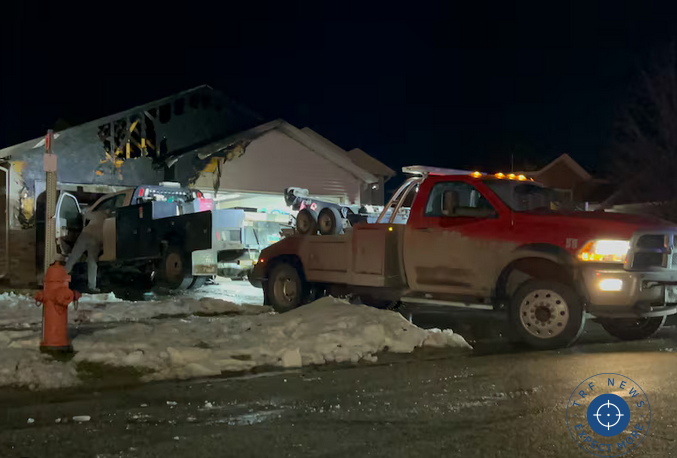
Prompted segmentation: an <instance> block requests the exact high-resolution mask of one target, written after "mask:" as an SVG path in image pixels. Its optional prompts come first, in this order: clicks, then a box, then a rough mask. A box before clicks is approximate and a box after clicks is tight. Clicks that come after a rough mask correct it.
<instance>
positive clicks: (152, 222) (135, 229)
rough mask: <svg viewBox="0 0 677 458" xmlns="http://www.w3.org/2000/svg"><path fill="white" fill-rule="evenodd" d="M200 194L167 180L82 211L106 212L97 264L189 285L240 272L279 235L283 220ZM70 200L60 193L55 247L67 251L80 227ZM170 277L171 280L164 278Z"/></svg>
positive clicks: (108, 197)
mask: <svg viewBox="0 0 677 458" xmlns="http://www.w3.org/2000/svg"><path fill="white" fill-rule="evenodd" d="M213 206H214V203H213V201H212V200H210V199H204V198H203V196H202V193H201V192H200V191H195V190H191V189H187V188H182V187H181V186H180V185H178V184H174V183H161V184H160V185H159V186H148V185H145V186H138V187H136V188H131V189H126V190H124V191H120V192H117V193H113V194H106V195H104V196H102V197H101V198H99V199H98V200H97V201H96V202H94V203H93V204H92V205H91V207H90V208H88V209H87V210H86V211H84V213H85V215H86V213H87V212H95V211H101V210H108V211H109V215H110V217H109V218H107V219H106V221H105V222H104V227H103V251H102V253H101V255H100V257H99V266H100V267H101V268H102V269H103V271H104V272H105V271H106V270H109V269H114V270H115V269H118V270H120V269H129V268H134V269H136V270H138V271H140V272H147V273H154V274H156V275H159V277H158V280H159V281H160V282H162V283H163V284H164V285H165V286H167V287H169V288H171V289H183V288H196V287H199V286H201V285H203V284H204V283H205V282H206V279H207V278H208V277H210V276H214V275H217V274H218V275H222V276H226V277H231V278H235V277H242V276H245V275H247V274H248V273H249V271H250V270H251V269H252V267H253V265H254V264H255V263H256V260H257V259H258V256H259V253H260V251H261V250H262V249H263V248H265V247H267V246H269V245H270V244H271V243H274V242H276V241H278V240H280V235H279V234H280V230H281V228H282V227H284V226H288V220H287V219H286V218H284V217H280V216H275V215H266V214H263V213H258V212H255V211H254V212H252V211H248V210H247V209H218V210H215V209H213ZM82 213H83V211H82V210H81V208H80V204H79V203H78V201H77V199H76V198H75V197H74V196H73V195H71V194H68V193H61V195H60V197H59V200H58V203H57V211H56V214H57V215H58V218H59V224H57V230H56V232H57V234H56V235H57V252H58V253H59V254H61V255H62V256H67V255H68V254H69V253H70V251H71V249H72V247H73V245H74V244H75V241H76V240H77V237H78V235H79V233H80V231H81V230H82V227H83V218H82ZM169 277H171V278H169Z"/></svg>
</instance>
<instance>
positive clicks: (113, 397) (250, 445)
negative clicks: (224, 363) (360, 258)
mask: <svg viewBox="0 0 677 458" xmlns="http://www.w3.org/2000/svg"><path fill="white" fill-rule="evenodd" d="M463 318H464V319H463V320H460V319H457V318H452V319H451V321H452V322H453V324H454V325H455V326H456V327H457V328H458V329H461V330H462V329H463V328H464V327H465V328H466V329H465V332H466V334H467V335H468V336H470V340H473V338H476V339H477V341H476V342H475V345H476V347H477V350H476V351H474V352H472V353H469V354H459V353H458V352H453V351H434V352H431V351H426V352H419V353H416V354H413V355H404V356H392V355H385V356H383V357H381V358H380V361H379V363H377V364H364V365H358V366H340V367H339V366H333V367H325V368H321V369H303V370H300V371H294V372H285V373H275V374H265V375H258V376H250V377H241V378H230V379H227V378H223V379H209V380H201V381H188V382H174V383H158V384H149V385H137V386H129V387H126V388H124V387H122V388H121V387H117V388H108V389H99V390H98V391H94V390H92V389H84V388H83V389H80V390H78V391H72V392H58V393H54V392H52V393H38V394H35V393H28V392H8V391H5V392H3V393H1V394H0V405H2V407H3V412H4V414H3V415H2V416H0V456H2V457H8V458H14V457H31V458H33V457H167V458H168V457H226V456H238V457H241V456H276V457H277V456H327V457H345V456H350V457H362V456H384V457H385V456H387V457H393V456H407V457H416V456H426V457H428V456H462V457H494V456H496V457H524V456H529V457H531V456H533V457H536V456H538V457H576V456H581V457H589V456H591V455H590V454H588V453H586V452H585V451H583V450H581V449H580V448H579V447H578V445H577V444H576V442H574V439H572V437H571V436H570V434H569V431H568V429H567V424H566V421H565V410H566V406H567V402H568V400H569V397H570V395H571V393H572V391H573V390H574V389H575V388H576V386H577V385H578V384H579V383H580V382H582V381H583V380H584V379H586V378H588V377H590V376H592V375H594V374H598V373H602V372H612V373H620V374H623V375H626V376H628V377H630V378H632V379H633V380H635V381H636V382H637V383H638V384H640V385H641V387H642V388H643V389H644V391H645V392H646V395H647V397H648V399H649V400H650V403H651V413H652V417H651V426H650V430H649V433H648V436H647V437H646V439H645V440H644V441H643V442H642V443H641V444H640V446H639V447H638V448H637V449H636V450H635V451H633V452H632V453H631V454H630V455H629V456H642V457H644V456H647V457H661V458H663V457H667V456H671V454H677V447H676V445H677V444H676V440H675V433H676V432H677V395H675V392H676V391H677V382H676V380H677V354H676V353H677V332H676V331H675V330H674V328H668V329H666V330H664V331H663V332H662V333H661V334H660V336H659V337H658V338H655V339H652V340H649V341H643V342H634V343H623V342H617V341H614V340H613V339H611V338H609V337H607V336H606V335H605V334H604V333H603V332H602V331H601V328H599V327H598V326H596V325H594V324H591V325H590V326H589V327H588V331H587V332H586V334H585V335H584V336H583V339H582V340H581V342H580V343H579V344H578V345H576V346H574V347H572V348H569V349H566V350H560V351H550V352H533V351H530V350H528V349H524V348H523V347H521V346H519V345H512V344H510V343H509V342H508V341H507V340H506V339H505V338H504V336H503V335H502V334H503V332H504V330H503V328H502V323H501V322H500V321H496V320H483V319H478V320H474V319H472V320H470V319H468V317H463ZM426 320H427V323H428V324H434V323H437V324H439V323H440V320H439V319H438V318H430V317H428V318H425V317H424V318H421V319H420V322H421V323H424V324H425V323H426ZM461 323H464V324H461ZM461 332H463V331H461ZM672 351H675V352H676V353H673V352H672ZM207 403H208V404H207ZM76 415H87V416H90V417H91V420H90V421H88V422H83V423H77V422H74V421H73V420H72V417H74V416H76ZM29 418H32V419H33V420H34V421H33V422H32V423H30V424H29V422H28V419H29ZM59 419H60V420H59ZM57 421H58V422H57ZM673 450H674V451H673Z"/></svg>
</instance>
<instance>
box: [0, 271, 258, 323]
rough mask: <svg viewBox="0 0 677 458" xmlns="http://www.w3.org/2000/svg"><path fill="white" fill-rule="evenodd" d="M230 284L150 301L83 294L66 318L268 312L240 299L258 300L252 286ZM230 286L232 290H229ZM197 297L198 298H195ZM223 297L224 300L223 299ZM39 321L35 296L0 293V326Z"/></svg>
mask: <svg viewBox="0 0 677 458" xmlns="http://www.w3.org/2000/svg"><path fill="white" fill-rule="evenodd" d="M232 283H233V284H236V287H235V288H232V287H231V285H225V287H224V286H219V284H217V285H210V286H206V287H204V288H202V289H200V290H198V291H196V292H193V293H191V294H190V295H188V294H186V295H182V296H173V297H161V298H158V300H153V301H140V302H131V301H123V300H121V299H118V298H117V297H115V295H114V294H113V293H107V294H83V295H82V297H81V298H80V300H79V301H78V309H77V310H75V305H74V304H71V305H70V306H69V307H68V308H69V311H68V313H69V321H70V322H72V323H75V322H77V323H97V322H113V321H139V320H146V319H151V318H154V317H158V316H162V317H170V316H186V315H193V314H199V315H217V314H227V315H231V314H238V313H243V314H247V315H249V314H257V313H268V312H270V311H271V309H270V308H269V307H263V306H259V305H249V304H248V303H245V302H244V300H245V299H248V298H252V299H253V303H258V304H261V303H262V302H263V301H262V300H259V299H258V298H257V297H255V295H254V294H253V292H252V291H251V290H254V292H257V291H259V290H256V288H254V287H253V286H251V285H249V284H248V283H247V285H248V287H247V286H245V285H242V283H244V282H232ZM229 288H230V289H232V290H233V291H230V290H229ZM197 298H200V300H197ZM223 299H227V300H223ZM41 322H42V309H41V307H38V306H36V304H35V299H33V298H32V297H30V296H25V295H17V294H14V293H3V294H0V329H1V328H5V329H7V328H12V329H23V328H30V327H32V326H36V325H39V324H40V323H41Z"/></svg>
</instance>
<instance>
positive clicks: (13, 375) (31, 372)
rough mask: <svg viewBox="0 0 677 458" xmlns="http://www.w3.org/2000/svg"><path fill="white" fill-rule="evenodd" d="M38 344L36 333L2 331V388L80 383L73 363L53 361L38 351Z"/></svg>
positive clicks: (0, 357) (0, 371) (37, 334)
mask: <svg viewBox="0 0 677 458" xmlns="http://www.w3.org/2000/svg"><path fill="white" fill-rule="evenodd" d="M39 344H40V334H39V333H38V332H35V331H3V332H0V386H9V385H12V386H21V387H27V388H30V389H32V390H38V389H48V388H66V387H70V386H75V385H77V384H78V383H80V381H79V380H78V376H77V371H76V369H75V365H74V364H73V363H70V362H68V363H62V362H57V361H54V360H53V359H52V358H51V357H49V356H48V355H44V354H42V353H40V352H39V351H38V346H39Z"/></svg>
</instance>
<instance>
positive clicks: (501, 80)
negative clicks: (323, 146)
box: [0, 1, 677, 174]
mask: <svg viewBox="0 0 677 458" xmlns="http://www.w3.org/2000/svg"><path fill="white" fill-rule="evenodd" d="M17 3H18V2H17ZM451 3H452V2H440V3H439V4H438V5H436V6H435V5H428V4H423V3H420V4H419V3H416V2H409V3H408V4H406V5H405V6H406V7H407V8H410V11H404V10H400V11H390V13H392V16H393V17H394V16H399V17H398V18H391V17H388V16H386V15H384V13H382V12H377V11H362V13H364V14H363V16H364V17H365V19H364V20H356V19H351V17H352V18H355V17H358V16H357V15H353V14H352V13H351V12H349V11H347V8H344V7H343V6H342V5H343V4H341V5H339V4H332V5H333V6H332V9H331V10H329V9H325V10H320V11H318V10H317V6H315V7H313V8H312V9H311V7H310V5H303V6H292V4H291V3H285V4H281V3H279V2H278V3H276V4H274V5H275V8H271V7H265V6H261V7H260V9H259V10H256V9H253V10H246V11H245V10H244V9H243V8H239V9H238V8H234V7H231V6H228V5H227V4H225V3H224V4H222V6H220V7H219V9H218V10H214V7H213V6H210V7H207V6H204V7H197V6H195V5H194V7H193V8H191V9H190V10H189V9H188V8H187V7H186V8H185V10H184V9H179V8H177V9H175V10H173V11H167V8H163V9H161V10H153V11H144V12H141V11H139V8H138V6H134V7H130V8H124V7H123V6H122V5H121V4H118V3H111V4H108V5H109V7H110V8H108V7H106V8H104V7H99V6H96V8H95V7H94V3H92V7H91V10H90V11H83V10H72V11H66V10H63V8H64V5H63V2H59V3H58V4H55V5H53V6H48V5H42V6H33V5H29V4H27V3H24V2H22V4H21V6H20V5H15V6H9V5H3V6H2V8H3V11H2V14H0V21H2V24H1V25H2V27H0V33H1V34H2V35H1V36H0V52H1V53H2V56H1V60H0V121H1V124H0V147H5V146H9V145H12V144H14V143H18V142H20V141H24V140H27V139H30V138H34V137H37V136H40V135H43V133H44V132H45V130H46V129H47V128H49V127H51V126H53V125H54V123H55V121H56V120H57V119H58V118H63V119H66V120H68V121H69V122H70V123H71V124H77V123H81V122H84V121H88V120H92V119H96V118H98V117H101V116H105V115H108V114H112V113H115V112H117V111H121V110H125V109H127V108H131V107H133V106H135V105H139V104H142V103H146V102H149V101H152V100H154V99H157V98H160V97H164V96H167V95H171V94H172V93H175V92H178V91H180V90H185V89H188V88H191V87H194V86H197V85H200V84H209V85H211V86H212V87H214V88H216V89H219V90H222V91H223V92H225V93H226V94H228V95H229V96H230V97H232V98H234V99H236V100H238V101H239V102H241V103H242V104H244V105H247V106H248V107H250V108H251V109H253V110H254V111H257V112H259V113H261V114H262V115H263V116H264V117H266V118H271V119H272V118H284V119H286V120H287V121H289V122H291V123H292V124H294V125H296V126H297V127H299V128H301V127H304V126H309V127H311V128H312V129H314V130H316V131H317V132H319V133H321V134H322V135H324V136H325V137H327V138H329V139H330V140H332V141H334V142H335V143H337V144H338V145H339V146H341V147H343V148H345V149H350V148H354V147H360V148H362V149H364V150H365V151H367V152H368V153H370V154H371V155H373V156H375V157H376V158H378V159H380V160H381V161H383V162H384V163H386V164H388V165H389V166H391V167H393V168H399V167H401V166H403V165H408V164H413V163H417V164H428V165H436V166H446V167H455V168H471V169H476V168H477V169H480V170H486V171H490V172H491V171H498V170H507V169H508V168H509V167H510V157H511V155H514V158H515V165H516V167H518V168H520V167H524V166H525V165H527V164H532V165H534V166H539V165H543V164H545V163H547V162H548V161H549V160H550V159H552V158H554V157H556V156H558V155H560V154H562V153H569V154H570V155H571V156H572V157H574V158H575V159H576V160H578V161H579V162H581V163H582V164H583V165H584V166H585V167H586V168H588V169H589V170H591V171H593V172H595V173H597V174H603V173H604V171H605V164H606V163H607V158H608V154H609V153H608V151H609V145H610V142H611V140H612V138H613V127H614V122H615V121H616V119H617V117H618V114H619V112H620V111H621V110H622V109H623V107H624V106H625V104H627V103H628V101H629V100H630V99H631V98H632V96H633V93H634V92H635V91H636V90H637V87H638V83H639V79H640V78H639V75H640V71H641V70H643V69H646V68H648V67H649V65H650V64H651V61H652V59H653V58H654V55H655V54H658V53H660V52H662V51H663V50H664V49H665V48H667V47H668V46H669V43H670V41H671V40H673V39H674V37H675V36H676V34H675V31H677V16H675V14H674V13H675V7H674V6H663V7H660V8H659V7H658V6H656V7H655V8H653V9H652V8H650V7H649V6H648V5H649V4H650V2H641V3H637V4H638V5H641V9H638V8H629V7H624V6H622V3H623V2H618V1H617V2H585V3H581V6H580V7H576V6H572V5H573V4H572V3H570V2H529V3H527V2H517V3H514V4H513V3H511V4H509V5H508V4H507V3H508V2H495V3H497V4H500V5H503V6H501V7H496V6H491V4H489V3H487V4H482V5H480V4H479V2H477V6H476V7H473V8H474V9H473V10H471V9H469V8H470V7H468V6H467V5H466V3H471V2H462V3H461V2H457V3H459V4H463V5H464V6H463V7H461V6H459V7H453V6H447V5H448V4H451ZM473 3H474V2H473ZM555 3H561V4H562V5H565V4H566V6H562V7H560V8H555V7H552V6H550V5H554V4H555ZM662 3H664V5H670V4H674V3H676V2H662ZM316 4H317V2H316V3H314V4H313V5H316ZM593 4H594V6H593ZM97 5H98V3H97ZM101 5H104V4H101ZM165 5H169V3H166V4H165ZM656 5H658V3H656ZM320 8H323V7H320ZM389 8H390V7H389ZM666 8H671V10H668V9H666ZM377 13H378V14H377ZM402 13H406V14H407V15H405V14H402ZM85 15H87V17H85ZM311 15H312V17H311ZM403 18H406V20H404V19H403Z"/></svg>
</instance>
